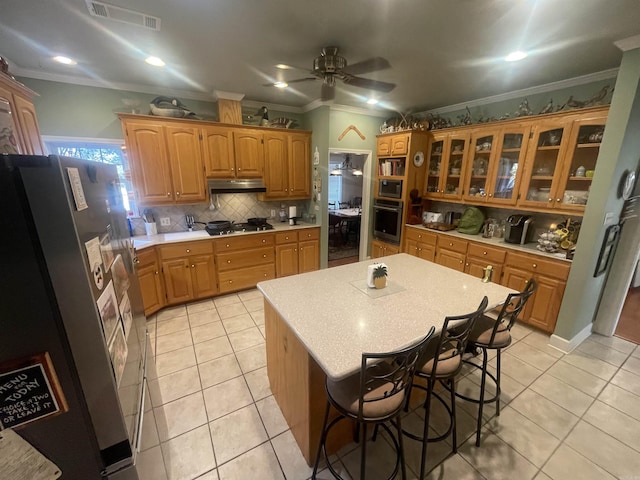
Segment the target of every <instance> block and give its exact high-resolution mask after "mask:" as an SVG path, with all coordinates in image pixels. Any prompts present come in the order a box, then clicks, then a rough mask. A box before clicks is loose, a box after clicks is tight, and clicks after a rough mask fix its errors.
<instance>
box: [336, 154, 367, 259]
mask: <svg viewBox="0 0 640 480" xmlns="http://www.w3.org/2000/svg"><path fill="white" fill-rule="evenodd" d="M370 161H371V151H363V150H342V149H340V150H338V149H329V181H328V188H327V197H326V198H327V204H326V208H327V214H328V217H327V218H328V226H329V238H328V240H329V243H328V259H327V265H328V266H329V267H333V266H338V265H344V264H347V263H354V262H357V261H359V260H361V259H364V258H365V257H366V253H367V252H366V245H367V243H368V228H367V225H368V224H369V212H368V209H369V197H370V185H369V184H370V181H371V175H370V174H369V173H368V172H369V170H370Z"/></svg>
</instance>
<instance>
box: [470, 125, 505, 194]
mask: <svg viewBox="0 0 640 480" xmlns="http://www.w3.org/2000/svg"><path fill="white" fill-rule="evenodd" d="M497 138H498V135H497V134H496V132H494V133H491V134H489V132H487V131H486V130H483V131H479V132H476V133H474V134H472V135H471V146H470V151H469V157H470V158H473V160H471V161H470V162H467V163H469V168H468V169H467V175H466V178H467V181H466V182H465V187H464V194H463V196H464V198H466V199H468V200H469V201H472V202H486V201H487V198H488V196H487V195H488V190H489V185H490V183H489V168H490V166H491V156H492V155H491V153H492V152H493V151H494V150H495V149H496V148H497V146H496V145H495V142H496V139H497Z"/></svg>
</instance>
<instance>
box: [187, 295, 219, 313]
mask: <svg viewBox="0 0 640 480" xmlns="http://www.w3.org/2000/svg"><path fill="white" fill-rule="evenodd" d="M213 308H215V305H214V304H213V299H211V298H207V299H206V300H200V301H199V302H193V303H189V304H188V305H187V313H188V314H189V315H192V314H194V313H198V312H204V311H207V310H211V309H213Z"/></svg>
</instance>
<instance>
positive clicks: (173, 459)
mask: <svg viewBox="0 0 640 480" xmlns="http://www.w3.org/2000/svg"><path fill="white" fill-rule="evenodd" d="M162 455H163V456H164V463H165V467H166V469H167V473H168V477H169V480H191V479H193V478H196V477H198V476H199V475H201V474H203V473H205V472H208V471H210V470H211V469H213V468H215V467H216V461H215V458H214V456H213V448H212V446H211V437H210V436H209V429H208V428H207V425H203V426H201V427H199V428H196V429H195V430H192V431H190V432H187V433H185V434H183V435H180V436H178V437H176V438H173V439H171V440H169V441H168V442H166V443H163V444H162Z"/></svg>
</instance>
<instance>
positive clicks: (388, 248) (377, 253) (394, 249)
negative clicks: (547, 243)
mask: <svg viewBox="0 0 640 480" xmlns="http://www.w3.org/2000/svg"><path fill="white" fill-rule="evenodd" d="M396 253H400V247H399V246H398V245H393V244H391V243H386V242H381V241H380V240H371V258H380V257H384V256H386V255H395V254H396Z"/></svg>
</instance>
